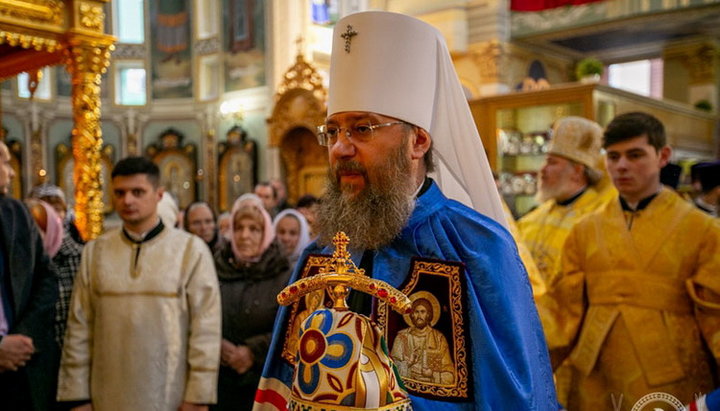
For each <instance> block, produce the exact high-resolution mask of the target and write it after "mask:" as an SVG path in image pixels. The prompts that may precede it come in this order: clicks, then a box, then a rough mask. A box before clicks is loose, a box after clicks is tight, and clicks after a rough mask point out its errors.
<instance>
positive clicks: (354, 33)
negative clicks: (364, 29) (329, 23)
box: [340, 24, 358, 53]
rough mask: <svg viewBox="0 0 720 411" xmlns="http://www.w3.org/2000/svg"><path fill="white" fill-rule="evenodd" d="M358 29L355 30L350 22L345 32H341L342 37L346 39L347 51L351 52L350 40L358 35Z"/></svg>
mask: <svg viewBox="0 0 720 411" xmlns="http://www.w3.org/2000/svg"><path fill="white" fill-rule="evenodd" d="M357 34H358V33H357V31H355V30H353V28H352V26H351V25H349V24H348V26H347V30H345V33H343V34H341V35H340V37H342V38H344V39H345V52H346V53H349V52H350V42H351V41H352V38H353V37H354V36H357Z"/></svg>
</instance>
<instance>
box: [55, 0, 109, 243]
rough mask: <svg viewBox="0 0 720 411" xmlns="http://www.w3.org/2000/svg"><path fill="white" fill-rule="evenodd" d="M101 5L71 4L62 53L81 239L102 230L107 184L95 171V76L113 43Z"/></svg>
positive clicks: (98, 135) (98, 140)
mask: <svg viewBox="0 0 720 411" xmlns="http://www.w3.org/2000/svg"><path fill="white" fill-rule="evenodd" d="M104 2H105V1H76V2H73V4H72V5H73V8H72V12H73V14H72V27H73V29H71V30H70V32H69V33H68V43H67V48H66V49H65V56H66V59H67V60H66V64H67V69H68V71H69V72H70V75H71V78H72V103H73V104H72V105H73V120H74V127H73V130H72V151H73V158H74V160H75V168H74V170H73V174H74V175H73V180H74V182H75V216H76V220H75V221H76V224H77V227H78V229H79V231H80V234H81V235H82V237H83V239H85V240H91V239H93V238H95V237H97V236H98V235H100V233H101V232H102V226H103V208H104V207H103V202H102V193H103V192H102V184H104V183H109V182H104V181H102V175H101V168H100V155H101V149H102V131H101V129H100V78H101V75H102V74H103V73H104V72H105V71H106V70H107V67H108V65H109V64H110V52H111V51H112V50H114V48H115V46H113V43H114V41H115V39H114V38H113V37H112V36H108V35H105V34H103V33H102V30H103V25H104V23H103V21H104V18H105V14H104V12H103V8H102V7H103V5H102V3H104Z"/></svg>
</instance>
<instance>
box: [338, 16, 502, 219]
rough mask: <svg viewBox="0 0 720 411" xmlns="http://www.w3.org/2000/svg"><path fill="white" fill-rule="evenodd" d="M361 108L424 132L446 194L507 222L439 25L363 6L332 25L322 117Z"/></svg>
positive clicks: (440, 183) (438, 178)
mask: <svg viewBox="0 0 720 411" xmlns="http://www.w3.org/2000/svg"><path fill="white" fill-rule="evenodd" d="M345 111H368V112H373V113H378V114H382V115H385V116H389V117H395V118H398V119H401V120H403V121H406V122H408V123H412V124H414V125H416V126H419V127H422V128H423V129H425V130H427V131H428V132H429V133H430V135H431V137H432V141H433V154H434V157H435V161H436V171H435V173H434V175H433V177H434V178H435V179H436V181H437V182H438V184H439V185H440V188H441V189H442V190H443V192H444V193H445V195H447V196H448V197H450V198H453V199H455V200H458V201H460V202H462V203H464V204H466V205H468V206H469V207H472V208H474V209H475V210H477V211H478V212H480V213H482V214H485V215H487V216H489V217H490V218H493V219H494V220H495V221H497V222H499V223H500V224H502V225H503V226H505V225H506V222H505V216H504V214H503V209H502V206H501V204H500V197H499V195H498V192H497V188H496V186H495V182H494V179H493V176H492V172H491V170H490V166H489V164H488V160H487V155H486V154H485V150H484V148H483V145H482V141H481V140H480V136H479V135H478V131H477V128H476V127H475V122H474V121H473V117H472V114H471V113H470V107H469V106H468V103H467V100H466V98H465V95H464V93H463V91H462V87H461V86H460V82H459V80H458V77H457V74H456V73H455V68H454V66H453V64H452V60H451V59H450V53H449V52H448V49H447V46H446V45H445V40H444V39H443V37H442V35H441V34H440V32H439V31H438V30H436V29H435V28H434V27H432V26H430V25H429V24H427V23H424V22H422V21H420V20H417V19H415V18H413V17H409V16H406V15H402V14H397V13H390V12H382V11H370V12H363V13H357V14H352V15H349V16H347V17H345V18H343V19H341V20H340V21H338V22H337V24H336V25H335V31H334V34H333V46H332V55H331V62H330V88H329V95H328V116H330V115H333V114H335V113H340V112H345Z"/></svg>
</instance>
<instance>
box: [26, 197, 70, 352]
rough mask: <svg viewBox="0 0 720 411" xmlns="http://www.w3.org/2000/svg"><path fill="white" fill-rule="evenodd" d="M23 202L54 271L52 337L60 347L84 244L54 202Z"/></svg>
mask: <svg viewBox="0 0 720 411" xmlns="http://www.w3.org/2000/svg"><path fill="white" fill-rule="evenodd" d="M25 204H26V205H27V207H28V209H29V210H30V214H31V215H32V216H33V219H34V220H35V222H36V223H37V226H38V228H39V229H40V235H41V236H42V239H43V246H44V248H45V252H46V253H47V254H48V256H49V257H50V259H51V260H52V262H53V264H54V265H55V270H56V271H57V281H58V299H57V301H56V302H55V341H56V342H57V343H58V345H59V346H60V347H61V348H62V344H63V338H64V337H65V324H66V322H67V316H68V310H69V309H70V295H71V293H72V288H73V282H74V281H75V274H76V273H77V270H78V268H79V267H80V257H81V256H82V248H83V246H82V245H81V244H78V243H77V242H76V241H75V240H74V239H73V238H72V236H71V235H70V233H68V232H66V231H65V229H64V228H63V220H62V217H61V216H60V215H59V214H58V213H57V212H56V211H55V208H54V207H53V206H51V205H50V204H48V203H46V202H45V201H42V200H38V199H36V198H29V199H27V200H25Z"/></svg>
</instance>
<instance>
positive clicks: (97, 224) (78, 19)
mask: <svg viewBox="0 0 720 411" xmlns="http://www.w3.org/2000/svg"><path fill="white" fill-rule="evenodd" d="M106 3H107V0H82V1H80V0H77V1H76V0H66V1H57V0H0V57H1V58H0V80H7V79H10V78H13V77H16V76H18V74H20V73H23V72H26V73H28V77H29V78H30V81H29V84H28V88H29V90H30V94H31V95H30V97H31V98H32V95H33V94H34V92H35V89H36V87H37V84H38V82H39V80H40V75H39V74H38V73H39V70H40V69H42V68H43V67H46V66H54V65H59V64H64V65H66V68H67V71H68V72H69V73H70V78H71V83H72V86H71V89H72V91H71V95H72V96H71V104H72V117H73V123H74V124H73V131H72V136H73V137H72V139H73V144H72V145H73V150H72V152H73V155H74V161H75V164H74V169H73V173H72V174H73V176H74V181H75V185H76V188H77V191H78V192H80V193H81V195H80V196H78V197H76V204H75V215H76V225H77V226H78V228H79V230H80V232H81V234H82V236H83V237H84V238H85V239H91V238H94V237H96V236H97V235H99V234H100V232H101V230H102V219H103V216H102V212H103V210H102V192H101V190H100V172H101V166H100V163H99V162H98V160H97V159H98V158H99V156H98V155H97V154H99V153H100V151H101V148H102V137H101V135H102V133H101V131H100V82H101V75H102V74H103V73H104V72H105V71H106V69H107V67H108V65H109V57H110V52H111V51H112V50H113V47H114V46H113V43H114V38H113V37H112V36H109V35H106V34H105V33H104V29H105V12H104V6H105V4H106ZM3 88H4V87H3ZM3 94H5V90H3ZM27 114H29V115H30V116H31V117H33V121H32V125H31V130H30V133H29V134H28V137H27V140H26V141H25V142H24V143H25V144H24V145H23V144H20V143H19V142H14V141H13V137H14V136H12V135H11V136H8V143H9V145H10V148H11V153H13V154H12V159H11V162H12V163H13V167H16V173H17V176H16V179H15V180H16V182H15V183H14V184H15V185H14V186H13V187H11V190H12V195H14V196H16V197H17V198H22V197H23V191H24V190H26V189H27V188H29V187H22V181H23V178H22V176H23V174H24V173H23V169H25V170H28V169H29V170H31V172H32V176H31V182H32V184H37V183H40V182H43V181H44V179H45V177H46V175H47V168H46V165H45V164H44V163H43V157H44V156H43V155H42V149H43V141H42V134H41V129H40V126H39V123H40V122H39V121H38V119H37V114H36V112H34V111H31V112H30V113H27ZM28 148H29V150H28ZM23 151H25V152H26V155H27V157H26V156H24V155H22V153H23ZM24 158H27V161H29V162H30V164H29V167H27V165H26V164H25V162H24Z"/></svg>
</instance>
